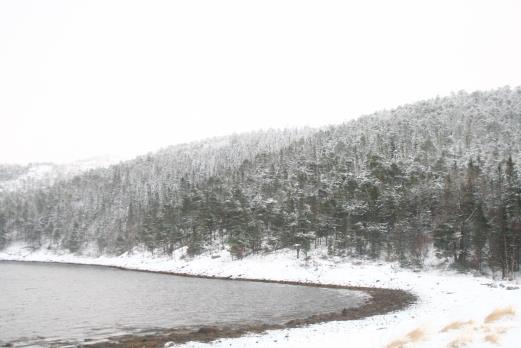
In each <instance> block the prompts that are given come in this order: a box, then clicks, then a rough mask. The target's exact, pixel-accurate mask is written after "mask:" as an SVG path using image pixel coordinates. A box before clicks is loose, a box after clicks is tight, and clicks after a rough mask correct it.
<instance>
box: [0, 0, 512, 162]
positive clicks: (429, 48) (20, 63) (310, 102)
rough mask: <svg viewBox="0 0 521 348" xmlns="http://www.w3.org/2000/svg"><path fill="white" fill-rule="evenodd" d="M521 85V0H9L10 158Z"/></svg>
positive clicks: (102, 148)
mask: <svg viewBox="0 0 521 348" xmlns="http://www.w3.org/2000/svg"><path fill="white" fill-rule="evenodd" d="M504 85H511V86H517V85H521V1H518V0H517V1H503V0H494V1H476V0H468V1H462V0H449V1H440V0H436V1H418V0H411V1H395V0H393V1H388V0H383V1H367V0H364V1H356V2H355V1H338V2H337V1H327V0H320V1H305V0H297V1H285V0H274V1H270V0H262V1H245V0H238V1H216V0H210V1H199V0H185V1H150V0H146V1H145V0H143V1H129V0H123V1H111V0H102V1H94V0H88V1H76V0H65V1H52V0H51V1H24V0H3V1H1V2H0V163H5V162H9V163H24V162H35V161H55V162H68V161H73V160H77V159H81V158H88V157H92V156H98V155H106V154H112V155H122V156H132V155H138V154H142V153H145V152H148V151H152V150H156V149H159V148H161V147H164V146H167V145H170V144H175V143H180V142H186V141H191V140H195V139H200V138H205V137H209V136H214V135H224V134H229V133H233V132H242V131H248V130H254V129H260V128H270V127H273V128H279V127H286V126H304V125H308V126H317V125H323V124H330V123H339V122H342V121H344V120H347V119H350V118H354V117H357V116H359V115H360V114H364V113H370V112H373V111H376V110H379V109H382V108H391V107H394V106H397V105H399V104H402V103H407V102H413V101H416V100H418V99H424V98H430V97H434V96H436V95H447V94H450V92H452V91H458V90H461V89H465V90H469V91H471V90H476V89H492V88H497V87H500V86H504Z"/></svg>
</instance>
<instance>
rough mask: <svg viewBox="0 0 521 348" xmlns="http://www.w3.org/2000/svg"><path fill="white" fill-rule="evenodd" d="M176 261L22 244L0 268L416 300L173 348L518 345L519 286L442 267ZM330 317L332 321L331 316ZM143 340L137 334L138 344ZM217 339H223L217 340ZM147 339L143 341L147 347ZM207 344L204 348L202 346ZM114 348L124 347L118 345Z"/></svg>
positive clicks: (317, 259)
mask: <svg viewBox="0 0 521 348" xmlns="http://www.w3.org/2000/svg"><path fill="white" fill-rule="evenodd" d="M182 254H183V252H182V250H179V251H177V252H175V253H174V254H173V255H172V256H158V255H152V254H150V253H146V252H143V251H141V252H139V251H136V252H134V253H132V254H123V255H121V256H117V257H115V256H100V257H98V256H96V255H90V256H88V255H84V256H81V255H71V254H68V253H63V252H59V251H53V250H49V249H46V248H45V249H43V248H42V249H38V250H32V249H29V248H27V247H26V246H25V245H23V244H18V245H12V246H10V247H9V248H7V249H4V250H2V251H0V260H6V261H7V260H11V261H38V262H58V263H71V264H79V265H81V264H84V265H85V264H88V265H94V266H96V265H98V266H111V267H116V268H120V269H126V270H134V271H154V272H164V273H168V274H184V275H186V276H199V277H204V278H210V279H211V278H221V279H234V280H242V279H255V280H258V281H272V282H277V281H280V282H293V283H303V285H308V286H310V284H317V285H315V286H321V285H324V284H329V285H331V286H334V287H346V288H351V289H361V288H369V289H374V288H375V287H378V288H385V289H395V290H399V289H402V290H403V291H406V292H411V293H412V294H414V295H415V296H416V297H417V298H416V302H415V303H414V304H412V305H410V306H408V307H407V308H406V310H401V311H395V312H389V313H387V314H383V315H373V316H369V317H364V318H363V319H359V320H338V321H323V322H321V323H320V322H319V323H316V324H312V325H306V324H305V323H303V324H302V323H301V324H302V325H301V326H297V325H295V326H294V327H290V326H288V327H283V326H279V327H267V326H264V327H260V328H258V331H257V332H256V331H255V330H253V329H252V328H244V327H242V328H237V327H236V329H240V330H237V331H233V330H230V328H224V327H222V328H218V329H223V331H224V332H219V333H216V332H215V330H216V328H215V327H205V328H203V330H202V332H200V333H198V337H195V336H192V337H195V338H198V339H199V340H198V341H195V340H188V341H186V340H184V341H186V343H178V344H177V343H173V342H172V341H173V340H169V341H168V342H172V345H173V346H176V347H177V346H182V347H183V348H208V347H210V346H211V347H213V348H229V347H234V348H250V347H252V346H257V347H263V348H264V347H266V348H280V347H288V346H291V347H299V348H314V347H317V346H318V347H320V346H327V347H331V348H337V347H338V348H340V347H346V346H354V347H375V348H379V347H388V346H389V345H392V344H395V343H396V342H402V343H404V342H410V344H409V345H411V344H412V345H416V344H417V343H413V342H411V337H418V335H419V334H418V333H421V334H420V335H419V336H420V337H421V344H420V346H421V347H425V348H431V347H432V348H434V347H436V348H437V347H449V346H451V345H452V346H454V345H456V343H458V342H461V340H465V342H467V343H466V344H467V346H469V347H479V348H492V347H493V346H500V347H512V348H513V347H517V346H518V345H519V340H520V339H521V297H520V296H519V295H520V294H521V279H520V280H518V281H513V282H512V281H502V280H494V279H491V278H487V277H482V276H478V275H473V274H468V273H467V274H462V273H459V272H457V271H451V270H447V269H443V268H442V267H439V268H436V266H429V267H426V268H424V269H422V270H419V269H416V270H414V269H407V268H402V267H400V266H399V264H397V263H396V262H394V263H393V262H385V261H383V260H360V259H353V258H348V257H337V256H329V255H328V254H327V250H325V249H316V250H313V251H312V252H311V253H310V254H309V256H310V257H309V258H308V259H307V260H303V259H296V257H295V256H296V255H295V253H294V251H292V250H280V251H277V252H273V253H267V254H256V255H250V256H248V257H245V258H243V259H240V260H232V259H231V256H230V255H229V254H228V253H227V252H226V251H214V252H212V253H205V254H203V255H200V256H197V257H193V258H183V257H181V255H182ZM504 308H512V309H513V311H514V312H516V313H517V314H516V315H513V316H509V317H505V318H502V319H501V320H500V321H498V322H497V323H495V322H494V323H487V322H485V319H486V317H487V316H488V315H490V314H491V313H492V312H494V311H495V310H498V309H504ZM341 310H342V308H338V311H337V312H340V311H341ZM336 315H337V316H338V313H337V314H336ZM345 319H348V318H345ZM454 323H463V324H465V325H463V324H461V325H463V326H461V328H458V329H454V330H448V331H447V330H445V328H446V327H447V326H450V325H451V324H454ZM246 329H247V330H246ZM191 331H193V330H191ZM259 331H260V332H259ZM247 332H248V333H247ZM261 332H262V333H261ZM152 333H154V334H155V333H157V335H155V336H156V338H157V337H158V336H165V335H168V334H169V333H170V334H177V335H186V334H188V333H189V332H188V330H184V331H182V332H181V331H180V330H178V331H177V332H173V331H171V332H165V331H157V332H152ZM471 333H472V334H471ZM138 335H142V334H141V333H138ZM145 335H146V334H144V333H143V336H145ZM191 335H194V334H193V333H191ZM490 335H494V336H495V337H496V338H497V342H498V345H491V343H490V342H488V341H487V340H486V337H488V336H490ZM217 336H219V337H229V338H219V339H217ZM114 338H117V339H119V340H125V339H126V340H127V343H128V345H127V347H130V346H132V345H133V346H134V347H141V346H143V345H144V344H142V343H141V342H140V341H139V340H142V339H143V338H142V337H133V338H132V339H134V341H131V337H129V336H124V335H121V336H119V337H114ZM151 338H152V337H148V339H149V340H150V339H151ZM180 341H182V340H179V342H180ZM209 341H211V343H206V342H209ZM163 342H164V341H163ZM80 343H81V342H80ZM95 343H98V341H96V342H94V341H86V342H83V344H85V345H88V344H90V345H91V346H93V345H94V344H95ZM458 344H459V343H458ZM104 345H105V346H106V345H107V344H106V343H105V344H104ZM156 345H159V344H156ZM101 346H102V345H98V346H97V347H101ZM150 346H153V345H152V344H150ZM167 346H170V345H167ZM406 346H407V344H406ZM97 347H96V348H97ZM120 347H125V346H123V345H120Z"/></svg>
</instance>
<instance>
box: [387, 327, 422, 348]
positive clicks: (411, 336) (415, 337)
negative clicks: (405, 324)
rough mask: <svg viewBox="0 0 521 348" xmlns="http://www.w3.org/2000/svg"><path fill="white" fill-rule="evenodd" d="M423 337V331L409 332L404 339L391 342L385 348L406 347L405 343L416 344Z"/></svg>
mask: <svg viewBox="0 0 521 348" xmlns="http://www.w3.org/2000/svg"><path fill="white" fill-rule="evenodd" d="M425 336H426V335H425V331H423V330H422V329H420V328H418V329H415V330H412V331H411V332H409V333H408V334H407V336H406V337H405V338H403V339H399V340H395V341H392V342H391V343H389V344H388V345H387V348H403V347H405V346H406V345H407V343H414V342H418V341H420V340H422V339H424V338H425Z"/></svg>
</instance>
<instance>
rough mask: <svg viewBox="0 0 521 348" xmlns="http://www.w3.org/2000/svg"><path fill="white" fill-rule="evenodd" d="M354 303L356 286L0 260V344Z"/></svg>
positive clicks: (278, 316)
mask: <svg viewBox="0 0 521 348" xmlns="http://www.w3.org/2000/svg"><path fill="white" fill-rule="evenodd" d="M362 302H363V299H362V298H361V297H360V296H359V295H358V293H355V292H351V291H347V290H341V289H324V288H315V287H304V286H293V285H281V284H269V283H256V282H244V281H226V280H215V279H199V278H187V277H177V276H172V275H166V274H156V273H146V272H134V271H124V270H118V269H114V268H104V267H96V266H76V265H63V264H50V263H23V262H0V346H1V345H2V344H6V343H7V342H10V343H13V344H15V345H16V346H24V345H30V344H38V345H48V344H50V343H51V342H60V341H74V342H82V341H83V340H85V339H87V340H89V339H95V340H99V339H103V338H106V337H108V336H114V335H119V334H124V333H142V332H154V331H157V330H159V329H161V328H173V327H197V326H201V325H229V324H238V323H240V324H254V323H259V322H262V323H282V322H285V321H287V320H289V319H294V318H304V317H308V316H310V315H312V314H315V313H325V312H330V311H338V310H340V309H341V308H347V307H354V306H357V305H359V304H360V303H362Z"/></svg>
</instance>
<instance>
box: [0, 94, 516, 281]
mask: <svg viewBox="0 0 521 348" xmlns="http://www.w3.org/2000/svg"><path fill="white" fill-rule="evenodd" d="M115 137H116V135H115ZM520 146H521V88H520V87H516V88H510V87H504V88H499V89H496V90H492V91H477V92H473V93H467V92H458V93H454V94H452V95H451V96H448V97H437V98H434V99H430V100H426V101H420V102H417V103H414V104H410V105H404V106H401V107H398V108H396V109H393V110H385V111H381V112H376V113H374V114H371V115H367V116H363V117H360V118H358V119H356V120H353V121H348V122H346V123H344V124H340V125H335V126H330V127H326V128H320V129H310V128H303V129H293V130H269V131H258V132H251V133H246V134H238V135H233V136H228V137H219V138H213V139H208V140H203V141H198V142H193V143H188V144H181V145H176V146H172V147H169V148H166V149H163V150H160V151H158V152H156V153H152V154H148V155H144V156H140V157H137V158H135V159H133V160H129V161H124V162H120V163H117V164H112V162H110V161H107V162H105V167H104V168H97V169H89V168H87V170H82V169H81V168H80V169H78V170H67V169H63V170H61V171H57V170H55V165H52V164H46V165H47V166H50V167H51V168H50V169H49V168H48V170H44V171H43V172H45V173H46V174H45V175H44V177H45V180H40V179H39V178H40V177H41V176H39V174H38V173H39V170H38V168H39V167H41V166H42V165H38V164H33V165H27V166H19V165H9V166H8V165H0V248H5V247H7V246H9V245H13V244H15V243H19V244H20V243H21V244H24V245H26V246H28V247H30V248H32V249H42V248H46V249H51V250H63V251H67V252H71V253H77V254H85V255H121V254H123V253H133V252H137V251H147V252H150V253H152V254H154V255H171V254H172V253H173V252H174V250H181V251H182V252H183V253H184V254H185V255H186V257H192V256H195V255H199V254H204V253H208V254H212V253H218V252H220V251H221V250H228V251H229V252H230V253H231V254H232V255H233V257H234V258H243V257H245V256H247V255H250V254H257V253H267V252H272V251H275V250H279V249H282V248H294V249H296V251H298V252H299V257H305V256H306V253H307V252H308V251H309V250H311V249H314V248H326V249H327V251H328V254H329V255H333V256H351V257H355V258H361V259H374V260H386V261H399V262H400V264H402V265H403V266H408V267H422V266H424V265H425V264H426V263H432V262H433V260H436V263H437V264H441V265H443V266H450V267H455V268H458V269H461V270H472V271H477V272H482V273H485V274H491V273H497V274H500V275H501V276H502V277H503V278H509V277H511V276H512V275H513V274H514V273H515V272H518V271H519V267H520V262H521V181H520V178H519V165H520V163H521V151H520ZM35 168H36V169H35ZM40 169H41V168H40ZM40 172H41V170H40ZM57 172H59V173H60V174H56V173H57ZM31 173H33V174H32V175H31ZM35 173H36V174H35ZM21 178H22V179H21ZM23 178H25V179H23ZM17 180H18V181H17ZM20 182H23V184H19V183H20ZM17 183H18V184H17Z"/></svg>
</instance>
